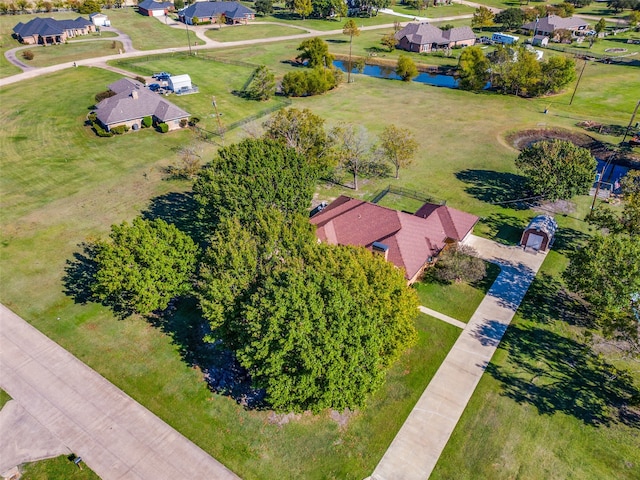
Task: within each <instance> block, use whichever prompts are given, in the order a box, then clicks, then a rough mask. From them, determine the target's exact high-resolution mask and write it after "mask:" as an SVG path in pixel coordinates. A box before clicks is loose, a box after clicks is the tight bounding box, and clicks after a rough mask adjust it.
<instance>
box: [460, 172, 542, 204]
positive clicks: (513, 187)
mask: <svg viewBox="0 0 640 480" xmlns="http://www.w3.org/2000/svg"><path fill="white" fill-rule="evenodd" d="M456 178H457V179H458V180H460V181H461V182H464V183H465V184H466V185H467V186H466V187H465V191H466V192H467V193H468V194H469V195H472V196H473V197H475V198H477V199H478V200H481V201H483V202H487V203H491V204H498V203H504V202H510V201H512V200H517V199H520V198H525V197H528V196H530V194H528V193H527V192H528V188H527V181H526V178H525V177H523V176H522V175H516V174H514V173H507V172H495V171H492V170H462V171H460V172H457V173H456ZM504 206H505V207H508V208H518V209H524V208H527V206H526V205H525V204H519V203H517V202H514V203H505V204H504Z"/></svg>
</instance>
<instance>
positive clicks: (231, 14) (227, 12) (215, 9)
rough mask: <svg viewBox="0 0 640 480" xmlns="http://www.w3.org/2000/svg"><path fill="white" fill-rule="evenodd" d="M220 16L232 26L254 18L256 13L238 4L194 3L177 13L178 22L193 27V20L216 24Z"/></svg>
mask: <svg viewBox="0 0 640 480" xmlns="http://www.w3.org/2000/svg"><path fill="white" fill-rule="evenodd" d="M220 15H222V16H223V17H224V20H223V21H224V22H225V23H230V24H233V25H235V24H239V23H247V22H248V21H249V20H254V19H255V18H256V12H254V11H253V10H251V9H250V8H247V7H245V6H244V5H242V4H240V3H238V2H196V3H193V4H191V5H189V6H188V7H187V8H185V9H183V10H180V12H178V17H179V18H180V21H181V22H184V23H186V24H188V25H193V19H194V18H196V19H197V21H198V22H200V23H207V22H211V23H216V22H217V18H218V16H220Z"/></svg>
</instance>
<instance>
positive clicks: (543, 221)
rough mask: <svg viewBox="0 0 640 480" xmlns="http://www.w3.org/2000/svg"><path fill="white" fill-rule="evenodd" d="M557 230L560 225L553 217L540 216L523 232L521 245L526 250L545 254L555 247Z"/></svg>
mask: <svg viewBox="0 0 640 480" xmlns="http://www.w3.org/2000/svg"><path fill="white" fill-rule="evenodd" d="M557 229H558V224H557V223H556V221H555V219H554V218H553V217H552V216H550V215H538V216H537V217H534V218H533V219H532V220H531V222H529V225H528V226H527V228H525V230H524V232H522V238H521V239H520V245H521V246H523V247H524V248H525V249H526V248H531V249H532V250H535V251H542V252H544V251H546V250H548V249H549V248H551V245H553V241H554V238H555V234H556V230H557Z"/></svg>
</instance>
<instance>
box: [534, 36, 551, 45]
mask: <svg viewBox="0 0 640 480" xmlns="http://www.w3.org/2000/svg"><path fill="white" fill-rule="evenodd" d="M531 45H533V46H535V47H546V46H547V45H549V37H547V36H546V35H535V36H534V37H533V39H532V40H531Z"/></svg>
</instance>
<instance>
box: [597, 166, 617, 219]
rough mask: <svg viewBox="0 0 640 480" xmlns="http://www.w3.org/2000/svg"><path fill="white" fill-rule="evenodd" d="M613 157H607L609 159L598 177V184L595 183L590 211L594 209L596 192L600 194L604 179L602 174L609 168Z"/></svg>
mask: <svg viewBox="0 0 640 480" xmlns="http://www.w3.org/2000/svg"><path fill="white" fill-rule="evenodd" d="M613 157H615V154H614V155H611V156H610V157H609V159H608V160H607V163H605V164H604V168H603V169H602V173H601V174H600V176H599V177H598V183H596V191H595V193H594V194H593V202H591V211H593V209H594V207H595V206H596V198H598V192H600V184H601V183H602V177H604V174H605V173H606V172H607V168H609V165H611V160H613Z"/></svg>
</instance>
